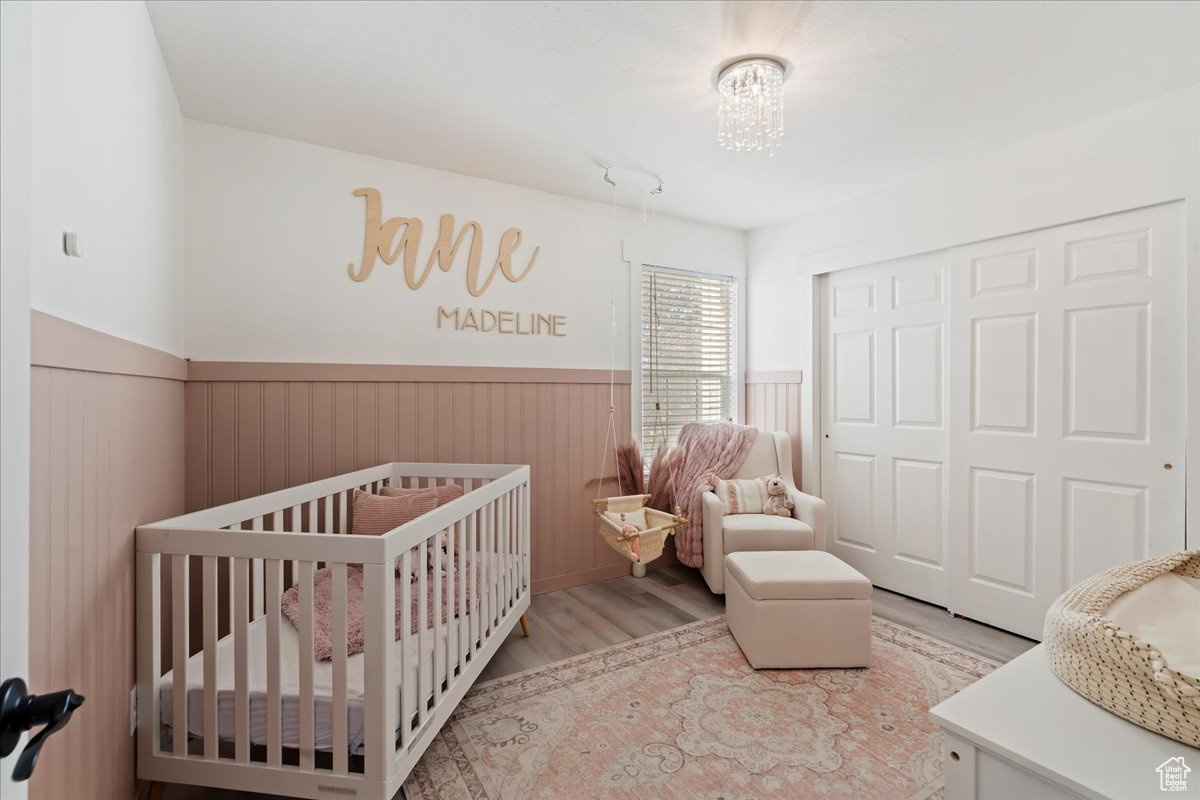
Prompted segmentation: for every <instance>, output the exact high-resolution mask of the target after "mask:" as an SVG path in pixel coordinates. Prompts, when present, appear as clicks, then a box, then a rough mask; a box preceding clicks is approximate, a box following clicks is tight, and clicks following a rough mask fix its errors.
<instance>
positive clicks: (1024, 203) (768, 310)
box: [747, 86, 1200, 546]
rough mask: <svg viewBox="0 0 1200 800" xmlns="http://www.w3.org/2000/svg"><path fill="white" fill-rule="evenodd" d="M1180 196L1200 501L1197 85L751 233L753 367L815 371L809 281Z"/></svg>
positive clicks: (1192, 452)
mask: <svg viewBox="0 0 1200 800" xmlns="http://www.w3.org/2000/svg"><path fill="white" fill-rule="evenodd" d="M1179 199H1183V200H1184V201H1185V208H1186V213H1187V265H1186V267H1187V271H1188V301H1187V302H1188V387H1189V388H1188V398H1187V403H1188V409H1189V412H1190V413H1189V434H1188V462H1189V465H1190V468H1189V470H1188V504H1189V507H1190V508H1192V509H1200V278H1198V276H1200V213H1198V212H1200V87H1197V86H1192V87H1190V88H1188V89H1185V90H1182V91H1179V92H1174V93H1172V94H1169V95H1165V96H1163V97H1159V98H1156V99H1154V100H1150V101H1147V102H1145V103H1142V104H1139V105H1137V106H1133V107H1131V108H1127V109H1124V110H1122V111H1119V112H1116V113H1113V114H1109V115H1106V116H1103V117H1097V118H1095V119H1092V120H1089V121H1087V122H1084V123H1081V124H1079V125H1074V126H1071V127H1068V128H1064V129H1061V130H1059V131H1055V132H1052V133H1050V134H1047V135H1044V136H1040V137H1036V138H1033V139H1029V140H1026V141H1023V142H1020V143H1017V144H1014V145H1012V146H1010V147H1007V148H1004V149H1001V150H998V151H996V152H993V153H989V154H986V155H984V156H981V157H977V158H975V159H972V160H969V161H965V162H962V163H959V164H955V165H953V166H951V167H948V168H947V169H944V170H941V171H939V172H937V173H934V174H931V175H929V176H927V177H925V178H923V179H921V180H918V181H913V182H911V183H907V184H903V185H900V186H895V187H892V188H889V189H885V190H883V191H880V192H876V193H874V194H871V195H867V196H865V197H862V198H859V199H857V200H853V201H850V202H847V203H842V204H840V205H837V206H833V207H831V208H828V209H825V210H823V211H820V212H818V213H815V214H811V215H808V216H805V217H803V218H800V219H796V220H789V221H785V222H782V223H779V224H776V225H773V226H770V227H767V228H762V229H760V230H756V231H752V232H751V233H750V234H749V235H748V238H747V261H748V276H747V283H748V292H747V293H748V296H749V301H748V302H749V306H750V312H749V329H748V332H747V335H748V339H749V354H748V365H749V368H750V369H754V370H785V369H803V370H805V371H806V374H811V373H812V372H813V359H812V355H813V347H812V339H813V319H814V316H815V313H814V310H813V299H812V297H811V293H812V287H813V284H814V281H813V278H812V276H813V275H817V274H820V273H824V272H829V271H832V270H837V269H844V268H847V267H853V266H860V265H864V264H873V263H877V262H880V261H886V260H889V259H893V258H899V257H901V256H907V255H913V254H917V253H922V252H928V251H933V250H939V249H942V248H946V247H952V246H955V245H960V244H966V243H970V242H975V241H980V240H983V239H989V238H993V237H998V236H1004V235H1008V234H1012V233H1019V232H1022V231H1028V230H1034V229H1037V228H1043V227H1047V226H1051V225H1058V224H1061V223H1065V222H1070V221H1074V220H1082V219H1088V218H1091V217H1095V216H1100V215H1103V214H1109V213H1113V212H1117V211H1124V210H1128V209H1132V208H1139V207H1142V206H1147V205H1153V204H1156V203H1162V202H1166V201H1171V200H1179ZM783 344H786V345H787V346H782V345H783ZM814 385H815V381H814V380H812V379H811V377H810V378H806V380H805V387H806V391H805V393H804V395H805V396H804V398H803V407H804V414H805V421H804V422H805V427H806V431H805V436H804V442H805V454H804V455H805V467H806V469H805V481H806V483H808V481H809V479H810V476H813V477H815V474H816V473H815V470H814V469H813V468H815V464H813V462H812V458H811V446H812V441H813V436H812V430H811V425H812V424H813V421H812V418H811V416H810V415H811V413H812V408H813V402H812V389H813V386H814ZM1188 541H1189V542H1190V543H1191V545H1192V546H1195V543H1196V542H1197V541H1200V513H1192V514H1190V515H1189V530H1188Z"/></svg>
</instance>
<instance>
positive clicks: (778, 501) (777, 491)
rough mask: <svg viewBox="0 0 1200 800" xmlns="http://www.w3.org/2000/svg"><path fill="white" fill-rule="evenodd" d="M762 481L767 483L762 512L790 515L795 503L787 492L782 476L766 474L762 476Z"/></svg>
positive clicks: (782, 515) (781, 515) (783, 515)
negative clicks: (765, 498) (765, 499)
mask: <svg viewBox="0 0 1200 800" xmlns="http://www.w3.org/2000/svg"><path fill="white" fill-rule="evenodd" d="M763 482H764V483H766V484H767V501H766V502H765V503H763V513H764V514H773V515H776V516H780V517H790V516H791V515H792V509H793V508H795V507H796V503H795V502H794V501H793V500H792V498H791V495H789V494H788V490H787V484H785V483H784V482H783V478H782V477H781V476H779V475H768V476H767V477H765V478H763Z"/></svg>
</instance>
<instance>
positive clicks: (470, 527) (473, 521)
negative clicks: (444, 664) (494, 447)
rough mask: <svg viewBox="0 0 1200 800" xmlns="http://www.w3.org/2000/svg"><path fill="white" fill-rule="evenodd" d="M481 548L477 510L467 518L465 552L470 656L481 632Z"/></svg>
mask: <svg viewBox="0 0 1200 800" xmlns="http://www.w3.org/2000/svg"><path fill="white" fill-rule="evenodd" d="M482 550H483V548H482V547H481V546H480V544H479V510H478V509H476V510H475V511H472V512H471V516H470V517H468V518H467V552H468V553H470V558H471V561H470V563H469V564H468V565H467V566H468V568H469V572H470V577H469V578H468V580H469V581H470V583H469V584H468V585H469V586H470V587H471V656H472V657H474V656H475V654H476V653H478V652H479V646H480V642H479V639H480V637H481V636H482V634H483V631H482V630H481V628H480V625H481V623H482V621H483V593H482V592H480V591H479V587H480V585H481V576H480V569H482V566H483V565H482V563H481V562H482V559H481V558H480V555H481V553H482Z"/></svg>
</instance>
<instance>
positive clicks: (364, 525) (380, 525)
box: [350, 489, 438, 536]
mask: <svg viewBox="0 0 1200 800" xmlns="http://www.w3.org/2000/svg"><path fill="white" fill-rule="evenodd" d="M437 507H438V498H437V491H436V490H434V489H421V490H419V491H416V492H412V493H411V494H406V495H402V496H400V497H385V496H383V495H380V494H369V493H367V492H363V491H360V490H358V489H355V490H354V498H353V500H352V502H351V505H350V532H351V533H353V534H358V535H361V536H382V535H383V534H385V533H387V532H388V531H390V530H392V529H393V528H397V527H399V526H401V525H403V524H404V523H406V522H412V521H413V520H414V519H416V518H417V517H419V516H421V515H422V514H428V513H429V512H430V511H433V510H434V509H435V508H437Z"/></svg>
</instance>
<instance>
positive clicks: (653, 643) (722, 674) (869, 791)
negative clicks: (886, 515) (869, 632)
mask: <svg viewBox="0 0 1200 800" xmlns="http://www.w3.org/2000/svg"><path fill="white" fill-rule="evenodd" d="M534 635H536V633H535V634H534ZM873 635H874V640H873V647H874V653H873V661H872V666H871V667H870V668H869V669H847V670H837V669H833V670H764V671H761V672H755V671H754V670H753V669H751V668H750V665H749V664H747V663H746V659H745V657H744V656H743V655H742V652H741V650H740V649H738V646H737V643H736V642H734V640H733V637H732V636H731V635H730V633H729V629H728V628H727V627H726V626H725V620H724V618H723V617H718V618H715V619H711V620H704V621H701V622H696V623H693V624H691V625H688V626H685V627H683V628H677V629H675V630H672V631H667V632H665V633H661V634H655V635H653V636H648V637H646V638H643V639H637V640H634V641H631V642H626V643H624V644H621V645H617V646H615V647H611V648H609V649H607V650H601V651H599V652H596V653H590V654H588V655H585V656H580V657H578V658H573V659H570V660H568V661H562V662H559V663H557V664H550V665H548V666H545V667H541V668H539V669H535V670H531V671H529V672H524V673H521V674H518V675H512V676H509V677H505V678H499V679H497V680H494V681H491V682H489V683H486V684H481V685H480V686H478V687H476V688H474V689H473V690H472V691H471V692H470V693H469V694H468V695H467V696H466V698H465V699H464V700H463V702H462V704H461V705H460V706H459V708H458V710H457V711H456V712H455V714H454V716H453V717H451V719H450V721H449V722H448V723H447V724H446V725H445V727H443V729H442V731H441V733H439V734H438V737H437V738H436V739H435V740H434V742H433V744H432V745H431V746H430V748H429V750H428V751H427V752H426V754H425V757H424V758H423V759H422V760H421V762H420V763H419V764H418V765H417V768H416V769H415V770H414V771H413V774H412V775H411V776H410V778H409V780H408V783H407V784H406V786H405V790H406V791H407V793H408V797H409V800H435V799H436V800H527V799H528V800H568V799H570V800H575V799H576V798H628V799H629V800H647V799H648V798H650V799H652V800H768V799H771V800H773V799H774V798H779V799H780V800H782V799H783V798H786V800H808V799H809V798H812V799H813V800H818V799H819V800H838V799H839V798H847V799H849V798H853V799H854V800H863V799H864V798H870V800H891V799H892V798H895V799H896V800H925V798H931V797H940V796H941V792H942V738H941V735H940V734H939V733H938V732H937V731H936V730H935V728H934V727H933V725H932V724H931V723H930V722H929V718H928V713H927V712H928V711H929V708H930V706H933V705H936V704H937V703H938V702H940V701H941V700H943V699H945V698H946V697H949V696H950V695H952V694H954V693H955V692H957V691H958V690H960V689H962V688H963V687H965V686H967V685H968V684H970V683H972V682H974V681H975V680H977V679H979V678H981V677H983V676H984V675H986V674H987V673H988V672H990V671H992V669H994V668H995V667H996V666H997V665H996V664H995V663H994V662H992V661H989V660H988V659H985V658H982V657H980V656H976V655H973V654H971V653H968V652H966V651H964V650H960V649H959V648H957V647H953V646H951V645H949V644H946V643H944V642H940V641H937V640H935V639H931V638H929V637H927V636H923V635H921V634H919V633H916V632H915V631H911V630H909V629H907V628H902V627H900V626H898V625H893V624H892V623H889V622H885V621H883V620H880V619H875V620H874V623H873Z"/></svg>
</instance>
